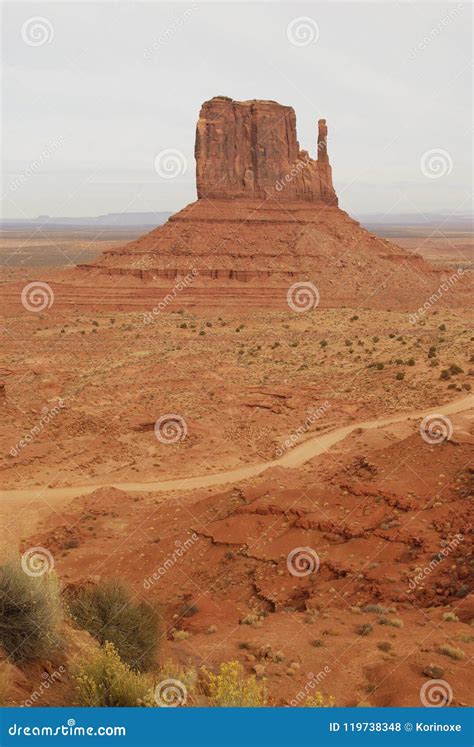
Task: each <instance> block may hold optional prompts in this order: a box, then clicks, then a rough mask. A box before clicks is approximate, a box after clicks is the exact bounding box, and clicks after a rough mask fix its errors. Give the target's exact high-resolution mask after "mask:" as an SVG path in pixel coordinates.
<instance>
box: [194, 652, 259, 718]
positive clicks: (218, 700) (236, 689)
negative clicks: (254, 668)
mask: <svg viewBox="0 0 474 747" xmlns="http://www.w3.org/2000/svg"><path fill="white" fill-rule="evenodd" d="M204 674H205V679H206V683H205V686H206V691H207V694H208V697H209V705H211V706H220V707H231V706H253V707H258V706H265V705H267V702H268V695H267V690H266V687H265V681H263V682H258V681H257V678H256V677H255V675H246V674H245V671H244V668H243V666H242V664H240V662H238V661H226V662H223V663H222V664H221V665H220V667H219V671H218V673H217V674H213V673H212V672H208V671H207V670H204Z"/></svg>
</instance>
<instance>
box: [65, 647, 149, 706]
mask: <svg viewBox="0 0 474 747" xmlns="http://www.w3.org/2000/svg"><path fill="white" fill-rule="evenodd" d="M73 676H74V680H75V683H76V688H77V694H78V700H79V705H80V706H89V707H90V706H93V707H106V706H107V707H126V706H131V707H133V706H140V705H145V704H151V699H152V696H151V682H149V681H148V679H147V678H146V677H145V676H144V675H143V674H139V673H137V672H134V671H133V670H132V669H131V668H130V667H129V666H128V665H127V664H125V663H124V662H123V661H122V660H121V659H120V656H119V655H118V653H117V649H116V648H115V647H114V645H113V644H112V643H109V642H107V643H105V645H104V647H103V648H100V649H99V651H96V652H95V653H94V654H93V655H92V656H91V657H90V658H89V659H86V660H85V661H83V662H81V663H79V664H78V665H77V667H76V671H75V672H73Z"/></svg>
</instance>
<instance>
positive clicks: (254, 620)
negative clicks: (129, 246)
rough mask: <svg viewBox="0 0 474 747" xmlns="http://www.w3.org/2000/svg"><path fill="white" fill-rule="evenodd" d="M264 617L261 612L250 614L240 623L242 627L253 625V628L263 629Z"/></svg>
mask: <svg viewBox="0 0 474 747" xmlns="http://www.w3.org/2000/svg"><path fill="white" fill-rule="evenodd" d="M263 618H264V615H263V614H262V613H261V612H249V614H248V615H245V617H243V618H242V619H241V621H240V625H251V626H252V627H253V628H261V627H262V623H263Z"/></svg>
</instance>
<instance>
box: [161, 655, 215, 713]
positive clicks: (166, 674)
mask: <svg viewBox="0 0 474 747" xmlns="http://www.w3.org/2000/svg"><path fill="white" fill-rule="evenodd" d="M158 678H159V679H158V682H160V681H161V682H163V681H164V680H177V681H178V682H181V683H182V684H183V685H184V687H185V688H186V703H187V704H188V705H206V704H205V703H204V702H202V703H200V701H201V700H202V699H203V696H202V693H201V689H200V682H199V672H198V670H197V669H196V668H195V667H193V666H187V665H186V666H185V665H182V664H178V663H177V662H175V661H172V660H171V659H167V660H166V661H165V662H164V663H163V664H161V665H160V668H159V672H158Z"/></svg>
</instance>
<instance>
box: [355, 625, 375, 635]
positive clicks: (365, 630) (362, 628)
mask: <svg viewBox="0 0 474 747" xmlns="http://www.w3.org/2000/svg"><path fill="white" fill-rule="evenodd" d="M372 631H373V627H372V625H371V624H370V623H364V624H363V625H358V626H357V627H356V633H357V635H369V633H372Z"/></svg>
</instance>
